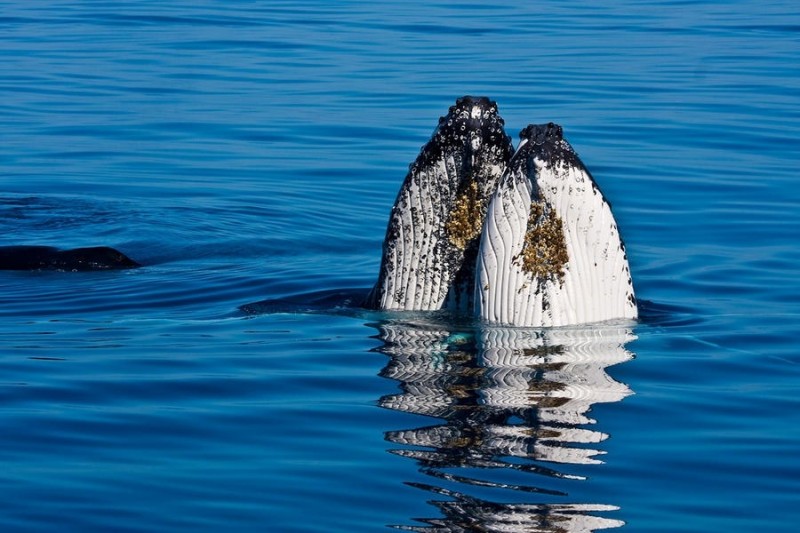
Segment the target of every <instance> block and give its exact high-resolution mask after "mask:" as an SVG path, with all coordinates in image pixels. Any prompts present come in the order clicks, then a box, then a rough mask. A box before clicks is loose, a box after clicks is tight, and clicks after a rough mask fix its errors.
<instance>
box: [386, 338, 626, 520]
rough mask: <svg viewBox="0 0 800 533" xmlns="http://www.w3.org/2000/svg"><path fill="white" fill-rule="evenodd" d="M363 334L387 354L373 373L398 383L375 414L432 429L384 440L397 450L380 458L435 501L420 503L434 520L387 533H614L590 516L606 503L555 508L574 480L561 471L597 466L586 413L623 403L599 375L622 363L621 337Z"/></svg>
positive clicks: (595, 437)
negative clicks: (410, 470)
mask: <svg viewBox="0 0 800 533" xmlns="http://www.w3.org/2000/svg"><path fill="white" fill-rule="evenodd" d="M374 326H375V327H377V328H378V330H379V331H380V338H381V340H383V342H384V344H383V345H382V346H381V347H380V348H378V351H380V352H382V353H384V354H386V355H388V356H389V361H388V363H387V364H386V366H385V367H384V369H383V370H382V372H381V375H382V376H383V377H386V378H389V379H393V380H396V381H398V382H399V383H400V389H401V392H400V393H398V394H391V395H386V396H384V397H382V398H381V399H380V405H381V406H382V407H385V408H388V409H393V410H397V411H403V412H408V413H414V414H420V415H426V416H429V417H435V418H438V419H440V420H441V422H440V423H438V424H433V425H428V423H429V422H425V423H423V424H421V425H420V427H414V428H410V429H403V430H397V431H390V432H387V434H386V439H387V440H388V441H389V442H391V443H393V444H395V445H398V446H399V447H398V448H396V449H391V450H390V452H391V453H394V454H397V455H400V456H404V457H408V458H411V459H414V460H415V461H417V463H418V465H419V468H420V471H421V472H423V473H424V474H426V475H428V476H431V477H432V478H434V479H435V480H436V481H435V482H434V483H432V484H426V483H409V484H410V485H413V486H416V487H419V488H421V489H425V490H427V491H429V492H431V493H433V494H436V495H439V496H443V497H445V498H446V499H443V500H442V501H433V502H431V503H432V504H433V505H434V506H436V507H437V508H438V509H439V510H440V512H441V513H442V515H443V517H441V518H430V519H419V521H421V522H423V523H425V524H427V525H425V526H397V527H398V528H400V529H404V530H409V531H426V532H433V531H435V532H466V531H515V532H517V531H519V532H588V531H597V530H602V529H609V528H615V527H620V526H622V525H624V522H622V521H620V520H616V519H613V518H607V517H605V516H601V515H596V514H595V513H598V512H607V511H614V510H617V509H618V507H616V506H614V505H610V504H607V503H598V502H592V503H567V502H564V501H563V500H565V499H567V498H568V494H569V493H568V490H569V487H570V484H574V483H578V482H580V480H584V479H585V477H584V476H583V475H582V474H575V473H569V472H562V471H561V469H564V468H567V467H566V465H593V464H598V463H601V462H602V461H600V460H599V459H598V456H600V455H601V454H603V453H604V452H603V451H602V450H600V449H597V448H598V447H597V445H598V444H599V443H601V442H602V441H604V440H605V439H606V438H608V435H607V434H606V433H603V432H601V431H598V430H596V429H592V428H591V426H592V425H593V424H595V420H593V419H592V418H590V416H589V412H590V410H591V407H592V405H594V404H595V403H608V402H617V401H620V400H622V399H623V398H625V397H626V396H628V395H629V394H631V393H632V392H631V390H630V389H629V388H628V387H627V386H626V385H625V384H623V383H620V382H618V381H615V380H614V379H612V378H611V377H610V376H609V375H608V374H607V373H606V368H607V367H609V366H611V365H614V364H618V363H622V362H624V361H627V360H629V359H631V358H632V357H633V355H632V354H631V353H630V352H629V351H628V350H627V349H626V348H625V345H626V343H628V342H629V341H631V340H632V339H634V338H635V337H634V336H633V335H632V333H631V331H630V329H629V328H628V327H626V326H624V325H621V326H614V325H599V326H598V325H595V326H582V327H575V328H558V329H549V330H527V329H519V328H501V327H484V326H480V327H478V328H470V327H465V328H463V330H459V331H456V330H454V329H453V328H450V327H447V326H444V325H442V324H438V325H437V324H435V323H431V322H416V323H411V322H385V323H381V324H375V325H374ZM571 468H572V469H573V470H575V468H574V467H571ZM578 470H580V468H578ZM448 486H450V487H453V488H448ZM470 487H480V488H481V491H482V494H484V493H485V491H484V490H483V489H486V488H488V489H492V488H497V489H505V490H506V491H508V490H510V491H513V493H517V494H518V495H520V496H519V498H520V499H522V496H521V494H523V493H524V494H528V496H526V497H524V499H525V500H526V501H522V502H517V503H498V502H494V501H487V500H485V499H483V498H480V497H476V496H473V495H470V494H469V493H468V491H469V490H470ZM472 490H477V489H472ZM505 494H508V493H507V492H505ZM531 494H535V495H536V496H531ZM606 496H607V495H606V494H604V495H603V497H604V498H605V497H606ZM530 498H541V499H543V500H546V501H543V502H539V501H534V502H530V501H527V500H529V499H530ZM559 500H562V501H559Z"/></svg>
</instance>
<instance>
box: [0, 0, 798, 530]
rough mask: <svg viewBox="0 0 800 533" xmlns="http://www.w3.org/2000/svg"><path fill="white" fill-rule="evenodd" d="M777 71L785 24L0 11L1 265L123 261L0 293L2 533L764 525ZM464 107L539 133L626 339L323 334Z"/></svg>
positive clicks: (666, 5)
mask: <svg viewBox="0 0 800 533" xmlns="http://www.w3.org/2000/svg"><path fill="white" fill-rule="evenodd" d="M799 62H800V15H798V11H797V9H796V6H795V4H794V3H793V2H789V1H788V0H778V1H768V2H756V1H752V0H751V1H745V0H740V1H733V2H728V1H721V0H720V1H698V2H684V1H679V0H665V1H648V2H642V1H623V2H616V3H614V4H613V5H599V4H598V5H595V6H590V5H588V4H582V3H564V2H552V1H546V2H535V3H534V2H528V3H526V2H517V3H515V4H509V3H506V4H505V5H499V6H495V5H490V4H487V3H486V2H474V1H471V0H466V1H461V2H455V3H451V2H445V1H437V0H434V1H433V2H405V3H401V2H385V1H377V2H370V3H366V2H363V3H362V2H357V1H354V0H347V1H344V2H321V1H311V0H301V1H299V2H282V1H274V2H244V1H236V2H224V3H223V2H207V1H192V2H189V1H178V0H167V1H159V2H151V1H146V0H131V1H125V2H103V1H92V2H78V1H51V0H43V1H38V2H23V1H16V2H13V1H12V2H7V1H5V2H4V1H0V96H1V97H0V245H10V244H43V245H55V246H61V247H78V246H94V245H108V246H114V247H116V248H119V249H120V250H122V251H123V252H125V253H126V254H128V255H129V256H131V257H133V258H135V259H136V260H138V261H139V262H141V263H143V264H144V267H143V268H140V269H135V270H126V271H116V272H94V273H73V272H0V530H2V531H11V532H16V531H131V532H133V531H195V532H196V531H223V530H234V531H270V532H339V531H341V532H345V531H347V532H352V531H388V530H390V529H392V528H395V529H398V528H399V529H400V530H408V531H429V532H472V531H483V532H487V531H491V532H499V531H514V532H545V531H548V532H555V531H559V532H562V531H570V532H588V531H600V530H605V529H619V530H620V531H630V532H633V531H646V532H681V531H686V532H690V531H691V532H695V531H706V532H708V531H720V532H722V531H725V532H731V531H736V532H739V531H741V532H750V531H757V530H767V529H769V530H777V531H791V530H793V529H794V528H796V527H797V524H800V505H798V501H800V499H798V496H799V495H800V460H799V459H798V457H797V451H798V449H800V355H798V340H797V334H798V321H799V320H800V267H798V265H800V209H798V206H799V205H800V185H798V167H799V166H800V165H799V164H800V125H799V124H800V69H798V64H799ZM464 94H474V95H486V96H489V97H491V98H493V99H495V100H496V101H497V102H498V105H499V108H500V113H501V115H502V116H503V117H504V118H505V120H506V125H507V128H508V131H509V132H510V133H511V134H512V135H513V136H514V137H516V135H517V132H519V130H520V129H522V128H523V127H524V126H525V125H527V124H528V123H541V122H546V121H554V122H558V123H560V124H561V125H562V126H563V127H564V130H565V135H566V136H567V138H568V139H569V140H570V142H571V144H572V145H573V146H574V147H575V148H576V149H577V150H578V152H579V153H580V155H581V158H582V159H583V161H584V162H585V163H586V165H587V166H588V168H589V169H590V170H591V171H592V173H593V174H594V177H595V179H596V180H597V182H598V183H599V185H600V187H601V188H602V189H603V191H604V192H605V194H606V196H607V197H608V199H609V200H610V201H611V203H612V204H613V206H614V211H615V214H616V217H617V219H618V222H619V225H620V228H621V231H622V234H623V236H624V238H625V240H626V244H627V248H628V256H629V258H630V261H631V269H632V272H633V279H634V284H635V287H636V291H637V296H638V297H639V299H640V300H641V301H642V302H643V303H642V310H643V315H644V316H643V317H642V320H640V321H639V322H638V323H636V324H606V325H602V326H599V325H595V326H584V327H576V328H560V329H553V330H543V331H536V330H522V329H503V328H491V327H487V326H485V325H481V324H476V323H471V322H469V321H467V322H465V321H463V320H461V319H459V318H457V317H452V316H447V315H446V314H441V313H434V314H399V315H392V314H381V313H370V312H366V311H362V310H358V309H352V308H351V309H342V308H341V304H342V303H344V301H345V300H346V298H349V297H357V295H358V294H362V293H363V292H364V291H365V290H366V289H368V288H369V287H370V286H371V284H372V283H373V282H374V279H375V276H376V274H377V270H378V263H379V259H380V247H381V242H382V239H383V236H384V231H385V227H386V221H387V219H388V214H389V209H390V207H391V204H392V202H393V200H394V197H395V194H396V192H397V189H398V188H399V186H400V183H401V182H402V179H403V177H404V175H405V172H406V169H407V166H408V164H409V163H410V162H411V161H413V159H414V158H415V157H416V155H417V153H418V151H419V149H420V147H421V146H422V145H423V144H424V143H425V142H426V141H427V139H428V137H429V135H430V133H431V132H432V131H433V129H434V127H435V125H436V123H437V119H438V117H439V116H440V115H443V114H445V113H446V111H447V108H448V106H449V105H451V104H452V103H453V102H454V101H455V98H457V97H459V96H462V95H464ZM261 300H271V301H272V303H271V304H268V305H261V306H260V307H258V306H255V307H250V308H248V307H245V309H250V311H251V312H245V311H243V310H241V309H240V307H241V306H246V305H247V304H250V303H252V302H258V301H261Z"/></svg>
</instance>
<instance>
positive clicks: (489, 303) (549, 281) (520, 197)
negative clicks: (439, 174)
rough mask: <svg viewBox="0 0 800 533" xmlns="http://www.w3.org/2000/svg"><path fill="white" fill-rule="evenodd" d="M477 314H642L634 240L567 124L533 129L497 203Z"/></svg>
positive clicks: (531, 319)
mask: <svg viewBox="0 0 800 533" xmlns="http://www.w3.org/2000/svg"><path fill="white" fill-rule="evenodd" d="M475 291H476V311H477V314H478V315H479V316H480V317H482V318H483V319H485V320H487V321H489V322H492V323H500V324H507V325H515V326H531V327H540V326H562V325H569V324H580V323H586V322H597V321H603V320H610V319H633V318H636V316H637V308H636V299H635V297H634V293H633V286H632V282H631V276H630V268H629V266H628V258H627V255H626V253H625V246H624V244H623V242H622V239H621V238H620V234H619V230H618V227H617V223H616V221H615V220H614V216H613V214H612V213H611V206H610V205H609V203H608V202H607V201H606V199H605V197H604V196H603V194H602V192H601V191H600V189H599V187H598V186H597V184H596V183H595V181H594V179H593V178H592V176H591V174H590V173H589V171H588V170H587V169H586V167H585V166H584V165H583V163H582V162H581V160H580V158H579V157H578V154H577V153H576V152H575V150H574V149H573V148H572V146H570V144H569V143H568V142H567V140H566V139H565V138H564V133H563V129H562V128H561V126H559V125H557V124H553V123H548V124H539V125H530V126H528V127H526V128H525V129H523V130H522V132H521V133H520V143H519V147H518V149H517V152H516V153H515V154H514V156H513V157H512V158H511V160H510V161H509V164H508V168H507V169H506V172H505V173H504V175H503V177H502V178H501V180H500V183H499V185H498V188H497V191H496V192H495V194H494V196H493V197H492V200H491V202H490V204H489V208H488V213H487V217H486V222H485V224H484V228H483V234H482V237H481V245H480V251H479V253H478V263H477V278H476V286H475Z"/></svg>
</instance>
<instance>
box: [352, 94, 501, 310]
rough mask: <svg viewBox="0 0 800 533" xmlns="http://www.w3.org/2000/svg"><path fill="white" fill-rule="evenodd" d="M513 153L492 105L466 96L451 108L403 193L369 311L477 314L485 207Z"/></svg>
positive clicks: (412, 168)
mask: <svg viewBox="0 0 800 533" xmlns="http://www.w3.org/2000/svg"><path fill="white" fill-rule="evenodd" d="M512 153H513V147H512V144H511V139H510V138H509V137H508V135H506V133H505V130H504V128H503V119H502V118H500V116H499V115H498V112H497V104H495V103H494V102H493V101H491V100H489V99H488V98H485V97H472V96H465V97H463V98H459V99H458V100H457V101H456V103H455V105H453V106H451V107H450V109H449V111H448V113H447V115H445V116H443V117H441V118H440V119H439V124H438V126H437V127H436V129H435V130H434V132H433V135H432V136H431V139H430V140H429V141H428V142H427V143H426V144H425V146H423V148H422V150H421V151H420V154H419V156H418V157H417V158H416V160H415V161H414V162H413V163H412V164H411V165H410V167H409V171H408V174H407V175H406V178H405V180H404V181H403V184H402V186H401V187H400V191H399V193H398V195H397V199H396V200H395V203H394V206H393V207H392V211H391V214H390V216H389V224H388V227H387V230H386V238H385V239H384V244H383V255H382V258H381V266H380V272H379V276H378V281H377V283H376V284H375V287H374V289H373V290H372V292H371V293H370V295H369V297H368V298H367V301H366V303H365V305H366V306H367V307H371V308H377V309H397V310H435V309H441V308H443V307H449V308H456V309H463V310H469V309H471V308H472V297H473V294H474V291H473V286H474V279H475V277H474V276H475V274H474V272H475V257H476V255H477V250H478V240H479V238H480V234H481V229H482V226H483V220H484V217H485V213H486V208H487V206H488V202H489V199H490V198H491V195H492V194H493V193H494V190H495V189H496V187H497V183H498V180H499V179H500V177H501V176H502V174H503V171H504V170H505V167H506V164H507V163H508V160H509V158H510V157H511V154H512Z"/></svg>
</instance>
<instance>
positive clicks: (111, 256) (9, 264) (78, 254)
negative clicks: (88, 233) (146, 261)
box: [0, 246, 141, 272]
mask: <svg viewBox="0 0 800 533" xmlns="http://www.w3.org/2000/svg"><path fill="white" fill-rule="evenodd" d="M138 266H141V265H140V264H139V263H137V262H136V261H134V260H133V259H131V258H129V257H128V256H126V255H125V254H123V253H122V252H120V251H119V250H115V249H114V248H109V247H108V246H94V247H89V248H74V249H71V250H59V249H58V248H54V247H52V246H2V247H0V270H59V271H65V272H85V271H90V270H116V269H122V268H135V267H138Z"/></svg>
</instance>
